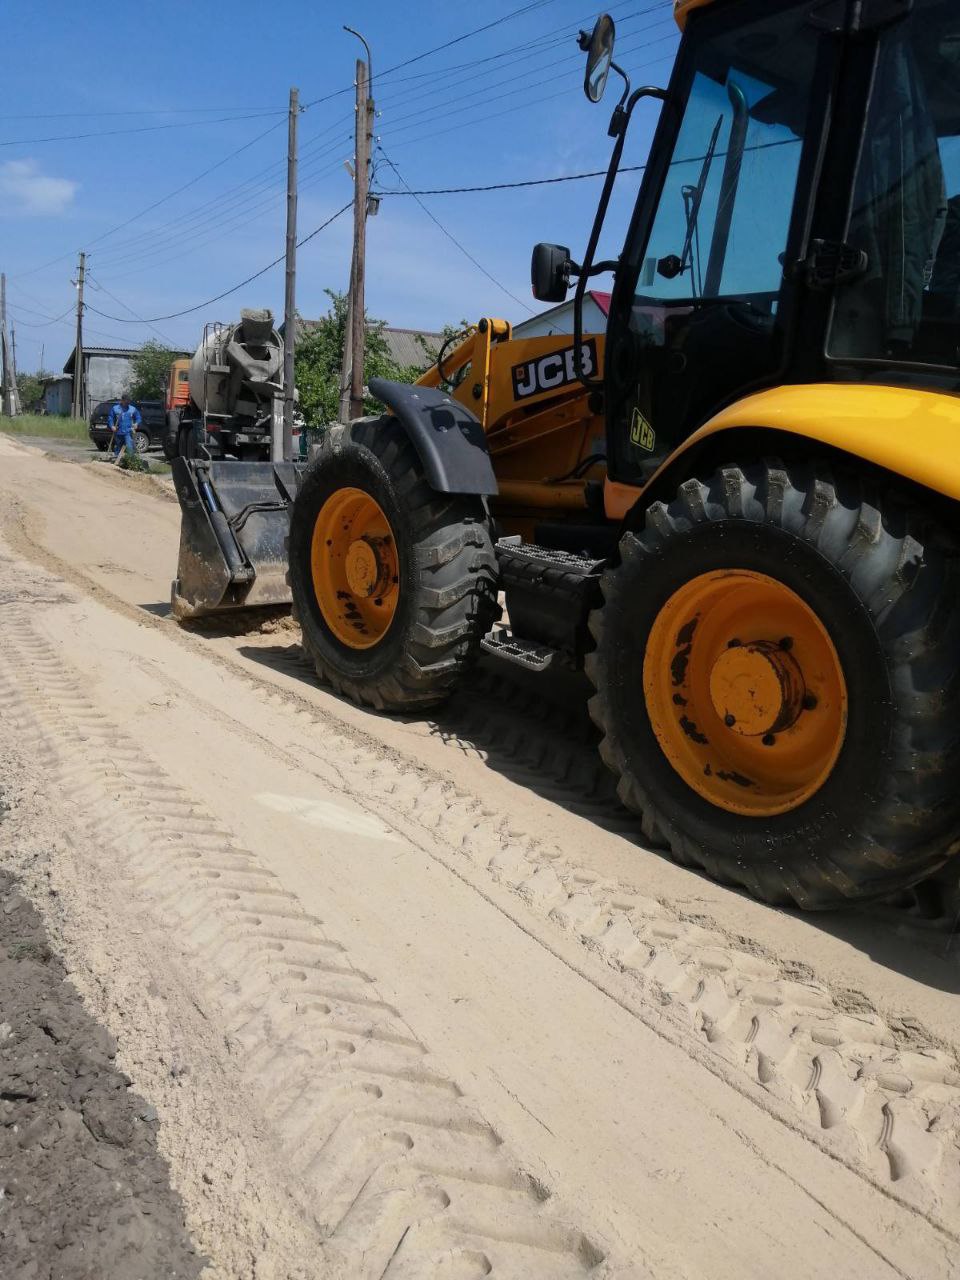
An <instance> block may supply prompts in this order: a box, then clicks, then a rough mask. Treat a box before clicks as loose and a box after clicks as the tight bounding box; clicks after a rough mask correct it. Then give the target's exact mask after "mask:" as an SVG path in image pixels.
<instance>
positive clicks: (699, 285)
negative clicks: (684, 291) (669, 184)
mask: <svg viewBox="0 0 960 1280" xmlns="http://www.w3.org/2000/svg"><path fill="white" fill-rule="evenodd" d="M722 128H723V115H722V114H721V115H720V116H718V117H717V123H716V124H715V125H714V126H713V133H712V134H711V135H710V145H709V146H708V147H707V154H706V155H705V156H704V157H703V164H702V165H701V166H700V177H699V178H698V180H697V184H696V186H685V187H682V188H681V191H680V194H681V196H682V197H683V209H684V215H685V217H686V220H687V234H686V238H685V239H684V242H683V252H682V253H681V255H680V268H679V270H678V271H677V273H676V274H677V275H678V276H682V275H683V273H684V272H685V271H687V270H689V271H690V280H691V283H692V285H693V296H694V297H695V298H696V297H698V296H700V295H701V294H702V293H703V282H702V280H698V279H697V274H698V273H697V272H695V271H694V269H693V247H694V240H695V239H697V240H698V239H699V236H698V231H699V221H700V206H701V205H702V204H703V196H704V192H705V191H706V189H707V182H708V180H709V178H710V169H711V167H712V165H713V158H714V156H715V155H716V154H717V141H718V139H719V137H720V130H721V129H722ZM699 257H700V255H699V251H698V253H697V259H698V265H699Z"/></svg>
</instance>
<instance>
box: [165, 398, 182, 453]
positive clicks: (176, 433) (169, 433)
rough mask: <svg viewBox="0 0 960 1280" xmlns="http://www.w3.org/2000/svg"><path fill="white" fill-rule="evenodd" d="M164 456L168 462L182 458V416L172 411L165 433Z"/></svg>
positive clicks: (168, 416)
mask: <svg viewBox="0 0 960 1280" xmlns="http://www.w3.org/2000/svg"><path fill="white" fill-rule="evenodd" d="M163 456H164V457H165V458H166V460H167V461H168V462H172V461H173V460H174V458H177V457H179V456H180V414H179V413H176V412H174V410H172V409H171V410H170V412H169V413H168V414H167V425H166V429H165V430H164V433H163Z"/></svg>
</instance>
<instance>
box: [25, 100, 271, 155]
mask: <svg viewBox="0 0 960 1280" xmlns="http://www.w3.org/2000/svg"><path fill="white" fill-rule="evenodd" d="M278 113H279V108H278V109H277V111H255V112H252V113H251V114H250V115H246V116H221V117H219V118H218V119H216V120H180V121H175V122H173V123H171V124H145V125H139V126H138V127H137V128H136V129H104V130H101V131H97V132H94V133H58V134H55V135H53V136H52V137H49V138H3V139H0V147H35V146H37V145H38V144H39V143H41V142H82V141H84V140H85V139H87V138H117V137H120V136H121V135H122V134H128V133H159V132H160V131H161V130H163V129H189V128H191V127H192V126H194V125H198V124H202V125H215V124H236V123H237V121H240V120H262V119H263V118H264V116H272V115H277V114H278ZM286 114H287V112H286V109H284V110H283V115H286Z"/></svg>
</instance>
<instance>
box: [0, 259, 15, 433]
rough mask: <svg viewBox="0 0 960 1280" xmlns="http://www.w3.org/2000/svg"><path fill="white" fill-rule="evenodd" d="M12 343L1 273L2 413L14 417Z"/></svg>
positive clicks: (4, 280)
mask: <svg viewBox="0 0 960 1280" xmlns="http://www.w3.org/2000/svg"><path fill="white" fill-rule="evenodd" d="M9 349H10V343H9V339H8V335H6V275H5V274H0V393H1V394H0V415H3V416H4V417H13V404H12V397H10V366H9V360H8V352H9Z"/></svg>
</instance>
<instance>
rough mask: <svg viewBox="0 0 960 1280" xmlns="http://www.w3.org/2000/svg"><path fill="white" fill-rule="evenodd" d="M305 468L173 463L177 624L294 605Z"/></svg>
mask: <svg viewBox="0 0 960 1280" xmlns="http://www.w3.org/2000/svg"><path fill="white" fill-rule="evenodd" d="M303 469H304V464H302V463H296V462H200V461H188V460H187V459H186V458H175V459H174V460H173V481H174V484H175V486H176V490H177V497H178V498H179V499H180V510H181V514H182V521H181V525H180V559H179V562H178V564H177V576H176V579H175V580H174V583H173V591H172V608H173V614H174V617H176V618H199V617H203V616H204V615H205V614H210V613H220V612H223V611H226V610H230V609H255V608H259V607H261V606H263V605H282V604H290V603H291V596H290V587H289V585H288V583H287V539H288V537H289V533H290V508H291V506H292V504H293V501H294V498H295V497H296V493H297V486H298V483H299V479H300V475H301V474H302V472H303Z"/></svg>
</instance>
